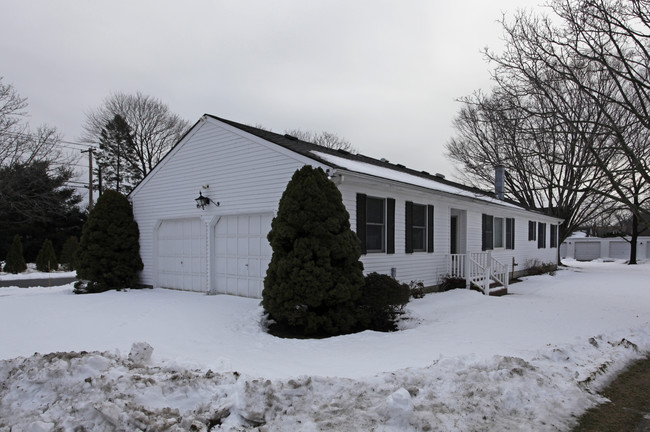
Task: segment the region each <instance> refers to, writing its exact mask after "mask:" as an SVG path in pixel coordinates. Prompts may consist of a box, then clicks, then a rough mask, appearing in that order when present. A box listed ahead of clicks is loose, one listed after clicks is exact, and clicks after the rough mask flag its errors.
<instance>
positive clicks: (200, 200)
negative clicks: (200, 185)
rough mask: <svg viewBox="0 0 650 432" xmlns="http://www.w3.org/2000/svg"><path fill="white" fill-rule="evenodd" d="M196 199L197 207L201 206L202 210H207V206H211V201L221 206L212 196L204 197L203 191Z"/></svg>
mask: <svg viewBox="0 0 650 432" xmlns="http://www.w3.org/2000/svg"><path fill="white" fill-rule="evenodd" d="M194 201H196V208H200V209H201V210H205V207H206V206H209V205H210V203H213V204H214V205H216V206H217V207H219V203H218V202H214V201H212V200H211V199H210V198H208V197H204V196H203V193H202V192H201V191H199V196H198V197H197V198H195V199H194Z"/></svg>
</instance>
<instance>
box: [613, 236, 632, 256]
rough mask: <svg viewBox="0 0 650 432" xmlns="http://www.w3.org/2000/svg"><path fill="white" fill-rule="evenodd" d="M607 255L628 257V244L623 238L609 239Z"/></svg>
mask: <svg viewBox="0 0 650 432" xmlns="http://www.w3.org/2000/svg"><path fill="white" fill-rule="evenodd" d="M609 257H610V258H615V259H627V258H629V257H630V244H629V243H628V242H626V241H625V240H620V241H611V242H610V243H609Z"/></svg>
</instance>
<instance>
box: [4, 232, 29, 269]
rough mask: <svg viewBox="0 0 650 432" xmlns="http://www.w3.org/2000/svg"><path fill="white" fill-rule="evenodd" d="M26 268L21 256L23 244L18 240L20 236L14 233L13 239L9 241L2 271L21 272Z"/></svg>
mask: <svg viewBox="0 0 650 432" xmlns="http://www.w3.org/2000/svg"><path fill="white" fill-rule="evenodd" d="M25 270H27V264H26V263H25V258H24V257H23V244H22V242H21V241H20V236H19V235H18V234H16V235H15V236H14V241H13V242H12V243H11V247H10V248H9V253H8V254H7V259H6V261H5V267H4V271H5V272H7V273H14V274H17V273H22V272H24V271H25Z"/></svg>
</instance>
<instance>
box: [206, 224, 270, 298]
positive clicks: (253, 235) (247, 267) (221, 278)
mask: <svg viewBox="0 0 650 432" xmlns="http://www.w3.org/2000/svg"><path fill="white" fill-rule="evenodd" d="M272 218H273V217H272V215H270V214H254V215H237V216H224V217H222V218H221V219H220V220H219V222H217V225H216V226H215V231H214V235H215V256H214V260H215V262H214V269H215V287H216V290H217V292H218V293H224V294H233V295H238V296H243V297H253V298H261V297H262V288H263V284H264V276H266V269H267V267H268V266H269V262H270V261H271V254H272V250H271V246H270V245H269V242H268V240H267V239H266V236H267V235H268V233H269V231H270V230H271V220H272Z"/></svg>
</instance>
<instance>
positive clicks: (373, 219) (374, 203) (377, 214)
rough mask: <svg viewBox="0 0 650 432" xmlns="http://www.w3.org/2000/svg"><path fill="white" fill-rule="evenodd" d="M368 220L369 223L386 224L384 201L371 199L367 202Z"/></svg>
mask: <svg viewBox="0 0 650 432" xmlns="http://www.w3.org/2000/svg"><path fill="white" fill-rule="evenodd" d="M366 220H367V222H368V223H380V224H383V223H384V200H383V199H379V198H370V197H368V198H367V200H366Z"/></svg>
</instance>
